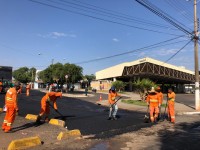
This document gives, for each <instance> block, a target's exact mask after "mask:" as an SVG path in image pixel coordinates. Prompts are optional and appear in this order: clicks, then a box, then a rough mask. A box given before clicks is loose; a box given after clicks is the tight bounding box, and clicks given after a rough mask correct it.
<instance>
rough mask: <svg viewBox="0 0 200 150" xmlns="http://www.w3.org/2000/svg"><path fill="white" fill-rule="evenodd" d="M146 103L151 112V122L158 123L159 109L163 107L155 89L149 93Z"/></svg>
mask: <svg viewBox="0 0 200 150" xmlns="http://www.w3.org/2000/svg"><path fill="white" fill-rule="evenodd" d="M146 102H147V104H148V107H149V110H150V119H151V122H156V121H157V118H158V114H159V107H160V106H161V98H160V96H159V95H158V94H157V92H156V91H155V89H154V87H152V89H151V90H150V91H149V94H148V96H147V98H146Z"/></svg>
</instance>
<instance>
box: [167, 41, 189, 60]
mask: <svg viewBox="0 0 200 150" xmlns="http://www.w3.org/2000/svg"><path fill="white" fill-rule="evenodd" d="M191 41H192V40H190V41H189V42H187V43H186V44H185V45H184V46H183V47H181V48H180V49H179V50H178V51H177V52H176V53H175V54H174V55H172V56H171V57H170V58H169V59H167V60H166V61H165V62H164V63H166V62H168V61H169V60H171V59H172V58H174V57H175V56H176V55H177V54H178V53H179V52H181V50H183V49H184V48H185V47H186V46H187V45H188V44H189V43H190V42H191Z"/></svg>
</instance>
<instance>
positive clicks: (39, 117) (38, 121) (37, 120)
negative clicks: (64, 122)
mask: <svg viewBox="0 0 200 150" xmlns="http://www.w3.org/2000/svg"><path fill="white" fill-rule="evenodd" d="M41 118H42V117H41V116H40V115H38V117H37V119H36V123H40V119H41Z"/></svg>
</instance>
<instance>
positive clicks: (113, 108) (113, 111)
mask: <svg viewBox="0 0 200 150" xmlns="http://www.w3.org/2000/svg"><path fill="white" fill-rule="evenodd" d="M118 96H120V95H119V94H118V93H117V92H116V91H115V87H111V89H110V90H109V93H108V102H109V104H110V112H109V118H108V120H111V119H113V120H117V118H116V115H117V110H118V106H117V103H116V98H117V97H118Z"/></svg>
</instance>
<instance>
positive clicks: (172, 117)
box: [167, 88, 176, 123]
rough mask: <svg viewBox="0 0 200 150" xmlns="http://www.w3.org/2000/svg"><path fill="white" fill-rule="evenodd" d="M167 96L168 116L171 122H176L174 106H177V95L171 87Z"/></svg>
mask: <svg viewBox="0 0 200 150" xmlns="http://www.w3.org/2000/svg"><path fill="white" fill-rule="evenodd" d="M167 97H168V104H167V106H168V118H169V121H170V122H171V123H175V110H174V106H175V97H176V94H175V93H174V92H173V91H172V89H171V88H169V89H168V94H167Z"/></svg>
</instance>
